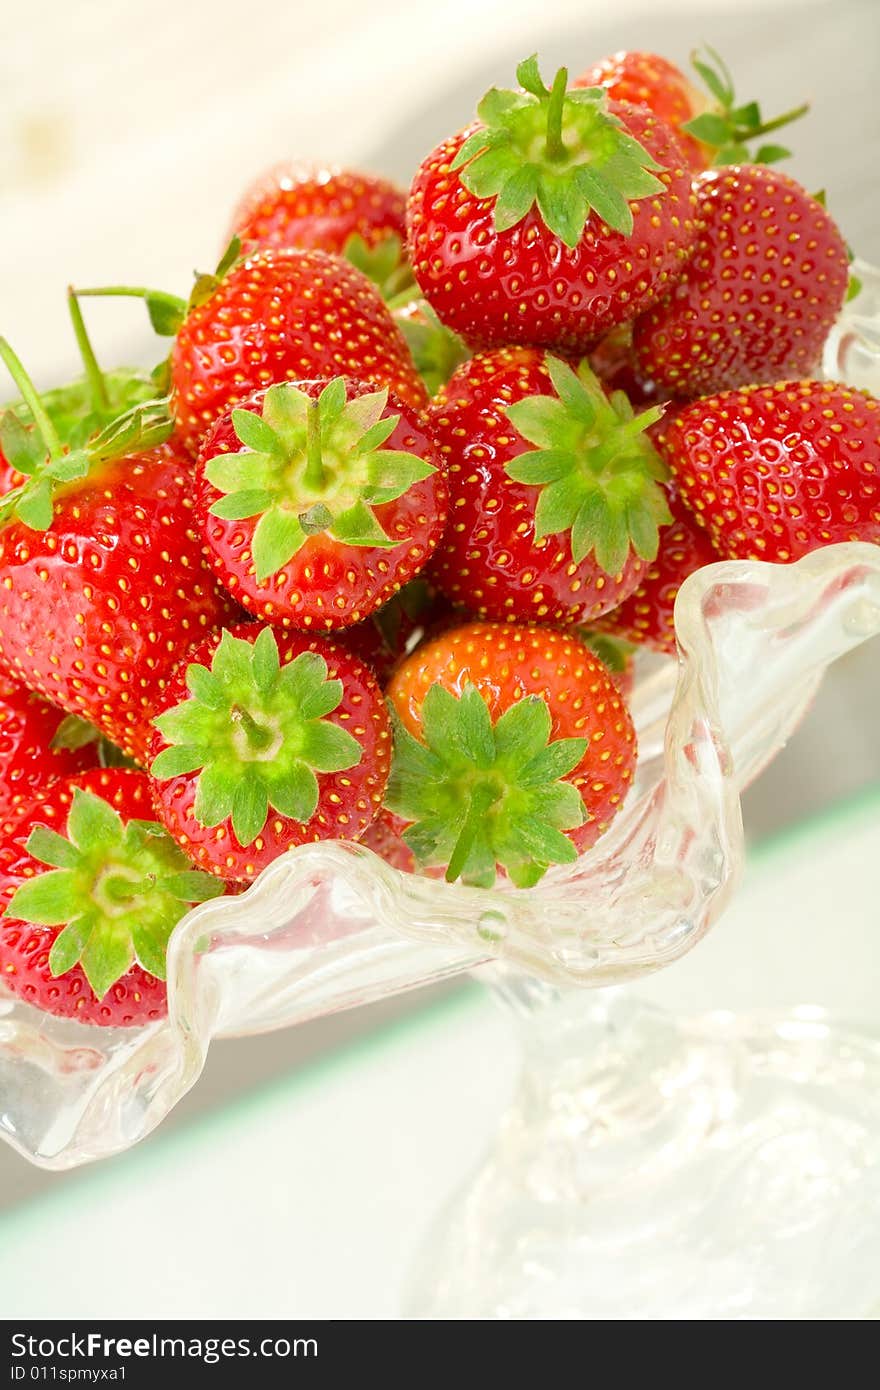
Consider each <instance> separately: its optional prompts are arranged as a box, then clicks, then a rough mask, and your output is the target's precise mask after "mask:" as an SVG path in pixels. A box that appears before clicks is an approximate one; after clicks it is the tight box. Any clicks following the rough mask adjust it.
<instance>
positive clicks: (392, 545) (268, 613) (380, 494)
mask: <svg viewBox="0 0 880 1390" xmlns="http://www.w3.org/2000/svg"><path fill="white" fill-rule="evenodd" d="M438 464H439V457H438V455H437V452H436V450H435V447H434V444H433V442H432V441H431V439H429V437H428V435H427V434H426V433H425V430H424V429H423V427H422V425H421V424H420V422H419V417H418V416H417V415H416V414H415V413H414V412H413V411H412V410H411V409H407V408H406V407H405V406H403V405H401V403H400V402H399V401H396V400H393V399H392V400H391V401H389V397H388V390H387V388H385V389H384V390H379V391H376V390H371V389H370V388H369V387H368V386H364V385H363V384H362V383H360V382H355V381H346V379H345V378H343V377H335V378H334V379H333V380H332V381H329V382H328V381H300V382H296V383H285V384H278V385H277V386H271V387H269V389H268V390H267V391H261V392H258V393H257V394H256V395H254V396H251V397H249V398H248V400H247V401H246V402H245V404H244V406H243V407H241V408H239V409H236V410H233V411H232V412H231V414H227V415H223V416H221V418H220V419H219V420H218V421H217V422H216V424H215V425H214V426H213V428H212V429H210V430H209V431H208V434H207V435H206V436H205V438H204V440H203V441H202V448H201V452H200V454H199V465H198V473H199V479H200V486H199V494H198V509H199V518H200V523H201V527H202V534H203V537H204V540H205V545H206V548H207V552H208V555H209V557H210V560H211V563H212V564H213V566H214V569H215V571H216V572H217V574H218V575H219V577H220V579H221V580H222V581H223V583H224V584H225V585H226V587H227V589H229V590H230V592H231V593H233V594H234V595H235V596H236V598H238V599H240V601H241V603H242V605H243V606H244V607H245V608H247V609H248V610H249V611H250V612H252V613H254V614H256V615H257V616H258V617H261V618H265V619H266V620H268V621H269V622H273V623H279V624H280V625H281V626H284V627H298V628H306V629H307V628H316V629H318V630H321V629H324V630H329V629H331V628H337V627H348V626H350V625H351V624H352V623H356V622H360V620H361V619H362V618H365V617H367V616H368V615H369V614H370V613H372V612H374V611H375V610H376V609H377V608H380V607H381V605H382V604H383V603H384V602H385V601H386V600H387V599H389V598H391V597H392V596H393V595H394V594H395V593H397V591H398V590H399V589H400V587H401V585H403V584H405V583H406V582H407V580H409V579H411V578H412V577H413V576H414V575H415V574H416V573H417V572H418V571H419V570H420V569H421V568H422V567H423V566H424V565H425V563H426V562H427V560H428V559H429V558H430V556H431V554H432V552H433V551H434V549H435V548H436V546H437V543H438V541H439V539H440V537H441V536H442V534H443V528H444V526H445V524H446V499H447V489H446V482H445V479H444V477H443V473H442V472H441V471H440V469H439V468H438V466H437V465H438Z"/></svg>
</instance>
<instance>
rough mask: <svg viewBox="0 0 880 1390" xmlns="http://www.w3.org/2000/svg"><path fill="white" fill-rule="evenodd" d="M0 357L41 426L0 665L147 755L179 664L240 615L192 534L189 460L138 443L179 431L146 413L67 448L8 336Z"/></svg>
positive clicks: (25, 461) (8, 531)
mask: <svg viewBox="0 0 880 1390" xmlns="http://www.w3.org/2000/svg"><path fill="white" fill-rule="evenodd" d="M0 356H2V358H3V360H4V361H5V362H6V363H7V365H8V366H9V367H10V369H11V370H12V371H13V373H14V375H15V376H16V378H17V380H18V381H19V384H20V386H21V389H22V394H23V395H24V396H25V397H26V398H27V399H28V403H29V406H30V408H31V410H32V413H33V415H34V418H35V419H36V420H37V424H38V431H32V432H30V433H28V434H27V435H26V439H27V441H28V444H29V447H30V453H29V454H28V456H27V457H26V458H25V457H24V456H23V455H22V456H20V457H19V459H18V463H19V467H20V468H22V469H27V470H30V471H29V475H28V478H27V482H26V484H25V485H24V486H23V487H21V488H19V489H17V490H14V491H13V492H10V493H7V494H6V495H5V497H3V498H2V499H0V574H2V585H0V663H2V665H3V666H4V667H5V668H6V669H7V670H8V671H10V672H11V673H12V675H13V676H14V678H15V679H16V680H19V681H21V682H22V683H23V684H25V685H27V686H29V687H30V688H31V689H33V690H37V691H39V692H40V693H41V694H42V695H45V696H46V697H47V698H48V699H50V700H51V701H52V702H53V703H54V704H57V705H60V706H61V708H62V709H65V710H67V711H68V712H69V713H71V714H77V715H80V716H82V717H83V718H85V719H87V720H89V721H90V722H91V723H93V724H96V725H97V726H98V728H99V729H101V730H102V731H103V732H104V733H106V734H107V736H108V737H109V738H111V739H112V740H113V742H114V743H117V744H119V745H120V747H121V748H122V749H123V750H124V752H126V753H127V754H129V755H130V756H131V757H133V758H134V759H135V760H142V759H143V756H144V750H145V745H146V740H147V738H148V736H149V732H150V730H149V721H150V719H151V717H152V714H153V712H154V709H155V706H156V704H157V702H158V700H159V698H160V695H161V692H162V690H163V688H164V685H165V682H166V680H167V678H168V675H169V674H170V671H171V669H172V667H173V666H174V665H175V664H176V663H177V661H178V660H179V659H180V657H181V656H182V655H183V653H184V652H185V651H186V650H187V648H188V647H189V646H190V645H191V644H192V643H193V642H195V641H198V640H199V638H200V637H201V636H202V634H203V633H204V632H205V631H206V630H207V629H210V628H212V627H214V626H216V625H218V624H219V623H220V622H221V621H222V620H223V618H224V617H225V616H226V615H228V614H229V613H230V612H231V611H232V604H231V601H230V600H228V599H225V598H222V597H221V596H220V595H219V594H218V592H217V590H216V588H215V585H214V582H213V579H212V577H211V572H210V570H209V568H208V566H207V563H206V561H205V559H204V556H203V554H202V548H201V542H200V538H199V536H198V534H197V532H196V529H195V527H194V525H193V518H192V515H191V513H192V506H193V504H192V498H191V493H192V486H193V485H192V476H191V475H192V464H191V463H190V461H189V459H188V457H187V456H186V455H185V454H184V453H183V452H182V450H181V449H180V448H179V446H178V445H176V444H175V443H174V442H168V443H165V444H159V445H157V446H156V447H154V448H143V447H142V445H143V444H144V443H146V442H148V441H149V440H150V439H151V438H155V437H159V438H161V437H162V436H163V435H165V434H167V433H168V431H169V429H170V422H169V421H168V419H167V415H166V414H164V413H163V412H162V410H161V409H160V408H154V407H150V406H145V407H143V408H141V409H139V410H137V411H135V412H134V413H133V414H132V415H130V416H128V417H123V420H122V421H121V422H120V424H119V425H118V426H117V427H116V428H115V429H114V428H113V427H111V430H110V431H109V432H108V433H107V434H106V435H103V436H101V437H99V439H98V440H96V441H95V443H94V444H93V445H90V446H89V448H87V449H74V450H71V451H69V452H65V450H64V447H63V446H62V443H61V441H60V439H59V438H58V435H57V433H56V431H55V428H54V426H53V425H52V423H51V421H50V420H49V418H48V416H46V414H45V412H44V411H43V408H42V406H41V404H40V401H39V397H37V395H36V393H35V392H34V390H33V387H32V386H31V384H30V382H29V381H28V380H27V377H26V376H25V375H24V372H23V369H22V367H21V364H20V363H19V362H18V360H17V358H15V356H14V354H13V353H12V352H11V349H9V347H8V345H7V344H6V343H5V342H3V341H2V340H0ZM44 446H45V449H44ZM130 446H133V448H131V449H130Z"/></svg>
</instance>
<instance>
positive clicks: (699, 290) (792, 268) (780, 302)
mask: <svg viewBox="0 0 880 1390" xmlns="http://www.w3.org/2000/svg"><path fill="white" fill-rule="evenodd" d="M694 187H695V189H696V191H697V194H698V198H699V204H698V206H699V214H700V221H701V230H700V233H699V237H698V241H697V248H696V251H695V253H694V256H693V258H692V260H691V261H690V263H689V265H688V266H687V268H686V270H685V272H684V275H683V276H682V278H681V280H679V282H678V284H677V285H676V286H675V287H674V288H673V289H672V290H671V292H670V293H669V294H668V295H667V296H666V297H665V298H664V299H663V300H661V301H660V302H659V303H658V304H655V305H653V306H652V307H651V308H650V309H647V310H646V311H645V313H643V314H642V315H640V317H639V318H638V319H637V320H636V322H635V325H634V328H633V342H634V348H635V354H636V359H637V363H638V367H639V370H640V372H641V373H642V374H643V375H644V376H647V377H650V378H652V379H653V380H654V381H655V382H656V383H657V385H658V386H659V387H661V388H665V389H666V390H668V391H670V392H673V393H674V394H676V395H679V396H698V395H708V394H711V393H713V392H716V391H724V390H728V389H730V388H732V387H736V386H746V385H750V384H752V383H764V382H767V383H769V382H773V381H779V380H783V379H784V378H786V377H803V376H809V375H811V374H812V373H814V372H815V370H816V368H817V366H818V364H819V361H820V358H821V355H822V347H823V344H824V342H825V339H826V338H827V336H828V332H829V330H830V328H831V325H832V323H833V322H834V320H835V318H836V317H837V314H838V313H839V311H840V308H841V305H842V304H843V301H844V298H845V296H846V288H847V281H848V278H849V258H848V253H847V248H846V243H845V241H844V239H843V237H842V236H841V234H840V232H839V231H838V229H837V227H836V226H835V225H834V222H833V221H832V219H831V218H830V217H829V215H828V213H827V212H826V211H825V209H824V207H822V205H821V204H820V203H819V202H817V201H816V199H815V198H811V197H810V195H809V194H808V193H807V192H806V191H805V189H803V188H801V186H800V184H798V183H796V182H795V180H794V179H790V178H788V177H787V176H786V175H785V174H780V173H777V172H775V171H773V170H771V169H765V168H762V167H760V166H758V165H743V166H734V167H731V168H728V169H720V170H712V171H710V172H709V173H706V174H701V175H700V176H699V178H697V179H696V180H695V183H694Z"/></svg>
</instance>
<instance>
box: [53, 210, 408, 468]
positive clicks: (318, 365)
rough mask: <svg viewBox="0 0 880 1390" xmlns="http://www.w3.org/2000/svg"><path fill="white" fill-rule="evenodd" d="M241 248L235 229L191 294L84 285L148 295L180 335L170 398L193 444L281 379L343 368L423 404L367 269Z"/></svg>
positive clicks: (180, 428) (158, 317)
mask: <svg viewBox="0 0 880 1390" xmlns="http://www.w3.org/2000/svg"><path fill="white" fill-rule="evenodd" d="M240 252H241V247H240V245H239V243H238V241H237V239H235V238H234V239H233V241H232V242H231V243H230V245H229V248H228V250H227V252H226V254H225V255H224V256H223V258H222V260H221V261H220V264H219V265H218V266H217V269H216V271H215V272H214V274H212V275H199V276H197V278H196V282H195V286H194V288H193V291H192V294H191V295H190V298H189V301H188V302H185V301H184V300H182V299H178V298H177V297H176V296H175V295H170V294H166V293H165V292H164V291H159V290H149V289H142V288H137V287H131V286H109V287H107V286H105V287H103V288H101V289H88V290H78V291H77V294H78V295H79V296H80V297H83V296H100V295H127V296H132V297H134V298H140V299H143V300H144V301H145V302H146V305H147V310H148V312H149V315H150V321H151V323H152V324H153V327H154V328H155V329H156V330H157V332H160V333H164V334H167V335H169V336H172V335H173V336H174V343H173V346H172V349H171V356H170V358H169V364H168V377H169V382H170V387H171V408H172V412H173V414H174V417H175V421H176V425H177V434H178V437H179V438H180V439H181V440H182V442H183V443H184V444H185V445H186V447H187V448H188V449H189V450H190V451H191V452H192V453H193V454H196V453H197V452H198V445H199V440H200V439H201V437H202V435H203V434H204V433H205V431H206V430H207V428H208V426H209V425H212V424H213V423H214V421H215V420H217V419H219V417H220V416H221V415H223V414H224V413H225V412H226V411H228V410H230V409H231V408H232V407H233V406H235V405H238V404H239V402H240V401H243V400H246V399H247V397H248V396H250V395H253V393H254V392H255V391H260V390H263V389H264V388H265V387H267V386H271V385H272V384H273V383H274V382H280V381H300V380H307V379H311V378H316V377H333V376H338V375H339V374H340V373H344V374H345V375H346V376H351V377H354V378H355V379H356V380H359V381H364V382H367V383H369V384H370V385H374V386H388V387H390V388H391V389H392V390H393V391H394V393H395V395H397V396H399V397H400V399H401V400H402V401H403V402H404V403H405V404H407V405H410V406H412V407H413V408H414V409H415V410H417V411H418V410H421V409H422V408H423V407H424V405H425V403H426V399H427V398H426V394H425V387H424V384H423V382H422V380H421V377H420V376H419V374H418V372H417V371H416V369H415V366H414V364H413V360H412V357H411V356H410V353H409V349H408V347H407V345H406V342H405V341H404V338H403V336H402V334H401V333H400V331H399V329H398V328H397V327H396V325H395V323H394V320H393V319H392V317H391V315H390V313H389V311H388V309H387V308H386V306H385V304H384V303H383V302H382V298H381V296H380V294H379V292H378V290H377V289H376V288H375V286H374V285H372V284H370V282H369V280H368V279H367V277H366V276H365V275H364V274H363V273H362V272H361V271H359V270H357V269H355V267H354V266H353V265H351V264H350V263H349V262H348V261H344V260H341V259H340V258H339V257H337V256H330V255H328V254H327V253H326V252H325V251H297V250H289V249H284V248H281V249H277V250H275V249H272V248H267V249H264V250H261V251H256V252H254V253H253V254H252V255H245V256H241V254H240Z"/></svg>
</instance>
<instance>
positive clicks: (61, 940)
mask: <svg viewBox="0 0 880 1390" xmlns="http://www.w3.org/2000/svg"><path fill="white" fill-rule="evenodd" d="M25 848H26V849H27V852H28V853H29V854H30V855H31V856H32V857H33V858H34V859H36V860H37V861H38V862H39V863H40V864H44V865H45V866H46V871H45V872H43V873H38V874H36V875H35V876H34V877H33V878H29V879H28V880H27V881H26V882H25V883H22V884H21V885H20V887H19V888H17V889H16V891H15V893H14V894H13V895H12V898H11V899H10V901H9V903H8V905H7V907H6V910H5V916H7V917H11V918H14V919H16V920H18V921H22V922H30V923H32V924H33V925H34V926H41V927H61V928H62V930H61V931H60V932H59V933H58V935H57V936H56V938H55V940H54V942H53V943H52V947H51V950H50V952H49V969H50V971H51V973H52V974H53V975H54V976H56V977H57V976H59V975H64V974H66V973H67V971H69V970H71V969H72V968H73V966H75V965H77V964H79V965H81V966H82V968H83V971H84V973H85V975H86V978H87V980H88V982H89V984H90V985H91V987H92V989H93V990H94V992H95V994H96V996H97V997H98V998H99V999H102V998H103V997H104V995H105V994H106V993H107V991H108V990H109V989H111V988H112V986H113V985H114V984H116V982H117V980H120V979H121V978H122V976H123V975H125V974H127V973H128V971H129V970H130V969H131V967H132V966H133V965H134V964H135V963H137V964H139V965H140V966H141V967H142V968H143V969H144V970H147V971H149V973H150V974H151V975H155V976H156V977H157V978H158V979H160V980H164V979H165V975H166V965H165V956H166V950H167V946H168V939H169V937H170V935H171V932H172V931H173V929H174V927H175V926H176V925H177V923H178V922H179V920H180V918H181V917H182V916H183V915H184V913H185V912H186V911H187V910H188V908H189V907H191V906H192V905H193V904H195V903H200V902H205V901H206V900H207V899H208V898H214V897H217V896H218V895H219V894H221V893H222V892H223V891H224V888H223V885H222V884H221V883H218V882H217V879H216V878H213V877H212V876H211V875H210V874H205V873H201V872H199V871H197V870H194V869H193V868H192V866H191V865H190V863H189V861H188V860H187V858H186V856H185V855H184V853H183V851H182V850H180V849H179V848H178V846H177V845H176V844H175V843H174V841H173V840H172V838H171V836H170V835H169V834H168V833H167V831H166V830H165V829H164V828H163V827H162V826H161V825H159V824H158V823H157V822H155V821H145V820H130V821H129V822H128V823H127V824H124V823H123V820H122V817H121V816H120V815H119V813H118V812H117V811H116V810H115V809H114V808H113V807H112V806H111V805H109V803H108V802H106V801H104V800H103V798H102V797H100V796H96V795H95V794H94V793H93V792H89V791H85V790H84V789H83V788H81V787H77V788H76V789H75V790H74V793H73V802H72V804H71V807H70V812H69V815H68V818H67V827H66V834H64V835H61V834H59V833H58V832H57V831H56V830H52V829H50V828H49V827H48V826H45V825H36V826H35V827H34V829H33V830H32V831H31V833H30V835H29V837H28V840H27V843H26V846H25Z"/></svg>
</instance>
